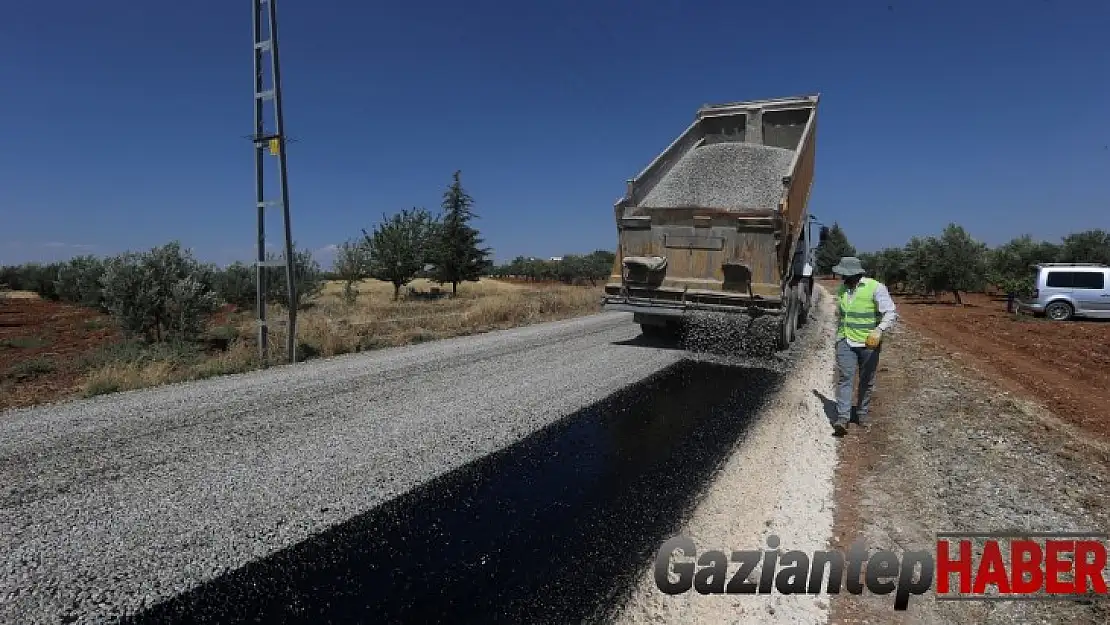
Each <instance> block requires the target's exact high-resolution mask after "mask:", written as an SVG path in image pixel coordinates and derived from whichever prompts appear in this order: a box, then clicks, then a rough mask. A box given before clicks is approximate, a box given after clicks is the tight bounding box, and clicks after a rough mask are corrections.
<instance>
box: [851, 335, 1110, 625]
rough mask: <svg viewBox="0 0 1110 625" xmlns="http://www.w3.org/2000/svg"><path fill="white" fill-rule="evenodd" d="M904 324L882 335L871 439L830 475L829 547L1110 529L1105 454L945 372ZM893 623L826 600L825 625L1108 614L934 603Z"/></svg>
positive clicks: (883, 615)
mask: <svg viewBox="0 0 1110 625" xmlns="http://www.w3.org/2000/svg"><path fill="white" fill-rule="evenodd" d="M949 351H951V350H950V349H949V348H947V347H945V346H944V345H941V344H938V343H936V342H934V341H932V340H930V339H929V338H928V337H927V336H926V335H923V334H920V333H918V332H917V331H916V330H915V329H914V326H913V324H912V323H910V324H908V325H906V326H903V327H900V328H899V329H898V330H897V331H895V332H893V333H891V335H890V336H889V338H888V339H887V341H886V345H885V349H884V352H883V354H882V358H883V361H882V362H881V363H880V370H879V374H878V376H879V378H878V383H877V387H876V391H875V392H876V397H875V404H874V409H873V410H874V416H875V426H874V428H873V430H872V431H871V432H870V433H867V434H866V435H861V434H859V433H851V434H849V435H848V437H846V438H845V439H844V441H843V443H842V447H841V457H840V465H839V467H838V468H837V472H836V500H837V507H836V523H835V529H834V532H833V540H832V547H833V548H837V549H847V548H848V545H849V544H850V543H851V542H852V541H853V540H854V539H855V538H857V537H859V536H863V537H865V538H867V540H868V542H869V544H870V545H871V546H872V548H894V549H896V550H897V549H902V548H904V549H929V548H930V546H931V545H935V541H936V537H935V534H936V532H942V531H951V532H967V531H1005V530H1017V531H1043V532H1053V531H1057V532H1059V531H1080V532H1082V531H1092V530H1102V531H1105V530H1106V528H1110V498H1108V496H1107V492H1108V491H1107V475H1110V473H1108V469H1110V445H1108V444H1107V441H1106V439H1105V438H1102V437H1097V436H1092V435H1090V434H1089V433H1085V432H1083V431H1081V430H1079V429H1077V427H1076V426H1075V425H1072V423H1074V422H1076V421H1077V420H1076V419H1074V418H1072V417H1071V416H1068V415H1065V416H1064V418H1061V417H1060V416H1058V415H1055V414H1053V413H1052V412H1050V411H1049V410H1047V409H1046V408H1045V407H1044V406H1043V405H1041V404H1038V403H1036V402H1034V401H1031V400H1029V399H1027V398H1026V397H1025V396H1024V395H1018V394H1014V393H1011V392H1009V391H1006V390H1003V389H1001V388H999V386H998V383H997V382H996V381H995V380H994V379H993V377H987V374H981V373H979V372H977V371H976V370H974V369H972V368H971V367H970V366H968V365H967V364H964V363H963V362H962V361H960V360H953V359H952V358H951V357H950V356H949V355H948V354H947V352H949ZM933 597H934V595H933V593H932V592H931V591H930V592H928V593H926V594H924V595H922V596H919V597H913V598H911V601H910V605H909V609H908V610H907V611H905V612H901V613H898V612H894V611H893V609H892V606H891V599H890V597H887V596H878V595H873V594H869V593H864V594H863V595H860V596H853V595H848V594H841V595H838V596H836V597H833V599H832V602H831V603H832V618H831V621H830V622H832V623H838V624H840V623H843V624H848V623H999V624H1002V623H1079V624H1087V623H1090V624H1092V625H1093V624H1095V623H1107V622H1110V609H1108V608H1110V606H1108V605H1107V604H1106V602H1093V603H1091V604H1088V605H1083V604H1079V603H1075V602H1002V603H986V602H974V601H972V602H938V601H935V600H934V598H933Z"/></svg>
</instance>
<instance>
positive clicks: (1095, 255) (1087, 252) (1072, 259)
mask: <svg viewBox="0 0 1110 625" xmlns="http://www.w3.org/2000/svg"><path fill="white" fill-rule="evenodd" d="M1058 262H1061V263H1103V264H1106V265H1110V232H1107V231H1105V230H1086V231H1084V232H1076V233H1073V234H1069V235H1068V236H1066V237H1064V241H1063V245H1061V246H1060V255H1059V257H1058Z"/></svg>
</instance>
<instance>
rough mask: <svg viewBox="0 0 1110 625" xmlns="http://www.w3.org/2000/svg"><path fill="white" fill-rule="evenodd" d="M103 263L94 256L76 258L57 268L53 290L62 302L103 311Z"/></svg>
mask: <svg viewBox="0 0 1110 625" xmlns="http://www.w3.org/2000/svg"><path fill="white" fill-rule="evenodd" d="M103 276H104V261H103V260H101V259H99V258H97V257H95V256H78V257H76V258H73V259H70V260H69V262H66V263H63V264H62V265H61V266H60V267H59V268H58V277H57V279H56V280H55V281H54V289H55V292H56V293H57V295H58V299H60V300H61V301H63V302H69V303H71V304H77V305H80V306H87V307H89V308H97V309H100V310H104V294H103V287H102V286H101V284H100V278H101V277H103Z"/></svg>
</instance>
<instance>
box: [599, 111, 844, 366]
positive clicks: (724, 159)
mask: <svg viewBox="0 0 1110 625" xmlns="http://www.w3.org/2000/svg"><path fill="white" fill-rule="evenodd" d="M819 98H820V95H819V94H815V95H805V96H796V97H786V98H775V99H768V100H751V101H745V102H732V103H728V104H712V105H705V106H702V107H701V108H699V109H698V111H697V113H696V115H695V117H694V121H693V123H691V124H690V125H689V126H688V127H687V128H686V130H685V131H683V132H682V134H681V135H679V136H678V138H677V139H675V140H674V141H673V142H672V143H671V144H670V145H669V146H668V147H667V148H666V149H664V150H663V151H662V153H660V154H659V155H658V156H656V157H655V159H654V160H653V161H651V163H650V164H649V165H648V166H647V167H646V168H645V169H644V170H643V171H642V172H640V174H639V175H638V176H636V177H635V178H633V179H631V180H628V181H627V188H626V191H625V195H624V197H622V198H621V199H619V200H618V201H617V202H616V204H615V205H614V209H615V216H616V222H617V238H618V245H617V253H616V259H615V261H614V263H613V270H612V272H611V274H612V275H611V276H610V278H609V280H608V281H607V283H606V285H605V294H604V296H603V301H602V306H603V308H604V309H605V310H618V311H625V312H631V313H633V320H634V321H635V322H636V323H639V324H640V326H641V328H642V331H643V333H644V334H647V335H655V336H673V335H674V334H675V332H676V331H678V330H680V329H681V327H682V326H683V322H684V319H685V318H687V316H688V315H690V314H696V313H697V312H699V311H704V312H709V313H734V314H738V315H747V316H748V317H763V316H765V315H773V317H771V319H770V323H771V324H772V325H773V327H774V332H775V334H776V336H775V343H776V345H777V347H778V348H779V349H786V348H788V347H789V346H790V345H791V343H793V341H794V338H795V335H796V333H797V329H798V328H799V326H801V325H803V324H804V323H805V322H806V320H807V319H808V318H809V314H810V302H811V299H812V297H811V296H812V294H813V270H812V267H813V264H814V263H813V247H812V245H811V234H810V231H811V229H812V225H811V222H812V221H813V219H812V218H811V216H810V214H809V210H808V202H809V193H810V187H811V186H812V184H813V167H814V154H815V152H814V151H815V148H816V145H815V139H816V129H817V103H818V100H819ZM824 233H825V229H824V228H822V229H821V231H820V234H821V235H822V236H823V235H824ZM765 321H767V320H765Z"/></svg>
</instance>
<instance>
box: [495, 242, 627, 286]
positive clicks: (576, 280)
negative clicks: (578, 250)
mask: <svg viewBox="0 0 1110 625" xmlns="http://www.w3.org/2000/svg"><path fill="white" fill-rule="evenodd" d="M615 258H616V255H615V254H614V253H613V252H609V251H607V250H596V251H594V252H591V253H589V254H568V255H566V256H563V257H561V258H560V259H558V260H544V259H540V258H526V257H524V256H517V257H516V258H514V259H513V260H512V261H510V262H508V263H506V264H504V265H499V266H497V267H494V268H492V269H491V270H490V275H491V276H493V277H495V278H518V279H523V280H528V281H533V282H541V281H543V282H547V281H559V282H563V283H565V284H583V283H586V282H589V283H590V285H591V286H596V285H597V283H598V282H599V281H603V280H606V279H608V278H609V275H610V274H611V273H612V271H613V261H614V259H615Z"/></svg>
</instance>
